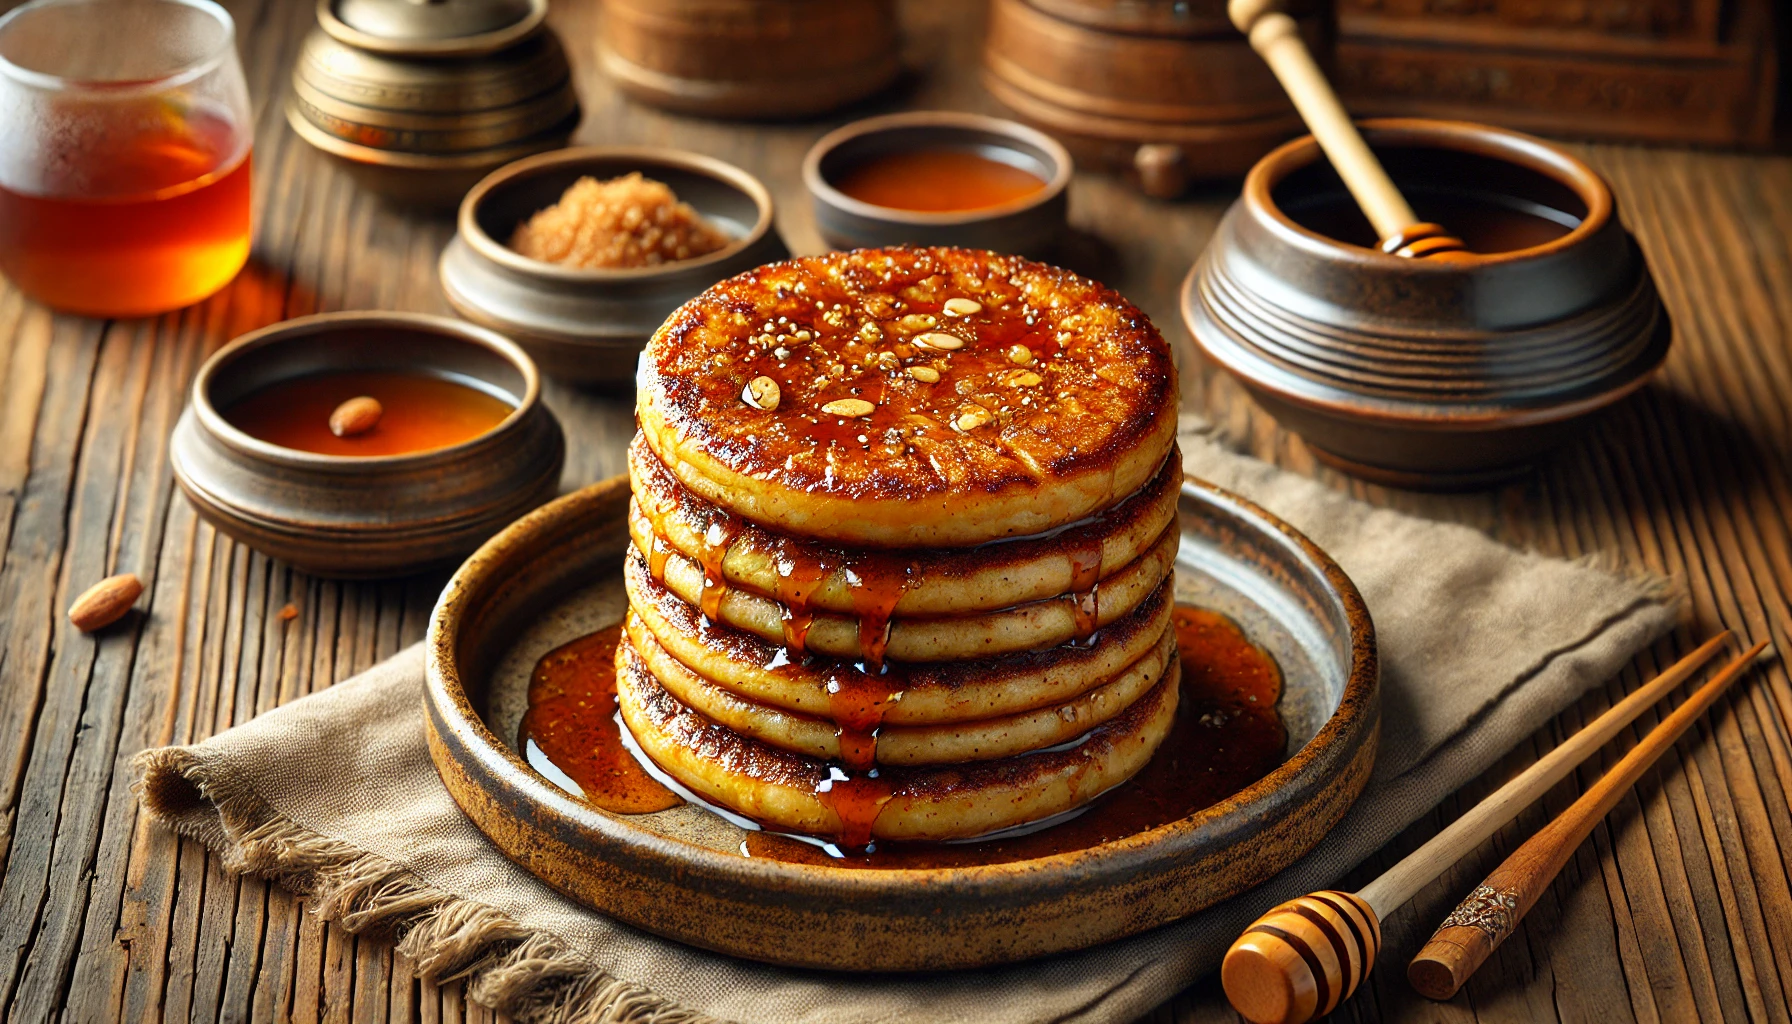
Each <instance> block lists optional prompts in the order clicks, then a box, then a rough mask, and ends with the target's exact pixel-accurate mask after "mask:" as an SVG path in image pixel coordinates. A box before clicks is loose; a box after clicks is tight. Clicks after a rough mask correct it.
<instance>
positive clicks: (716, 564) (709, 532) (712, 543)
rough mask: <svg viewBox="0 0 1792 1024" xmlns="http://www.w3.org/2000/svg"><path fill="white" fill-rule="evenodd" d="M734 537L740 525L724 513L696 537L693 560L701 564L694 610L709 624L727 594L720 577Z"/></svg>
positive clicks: (722, 579)
mask: <svg viewBox="0 0 1792 1024" xmlns="http://www.w3.org/2000/svg"><path fill="white" fill-rule="evenodd" d="M738 536H740V521H739V520H737V519H735V518H733V517H732V516H730V515H728V514H727V513H725V512H718V513H716V514H715V515H714V516H713V517H712V518H711V519H710V521H709V525H708V526H706V527H704V529H703V532H702V534H701V535H700V537H699V539H700V540H701V542H702V547H701V548H700V549H699V550H698V552H697V560H698V561H699V562H701V563H702V564H703V593H702V594H701V595H700V600H699V601H698V606H699V608H700V609H701V611H702V612H703V617H704V618H706V619H708V620H709V621H711V622H715V621H716V615H717V613H718V612H720V611H721V610H722V598H723V597H724V596H726V595H727V593H728V583H727V581H726V579H725V578H724V577H723V576H722V562H723V561H724V560H726V559H727V557H728V548H729V547H730V546H732V545H733V544H734V539H735V538H736V537H738ZM661 578H662V579H663V578H664V577H663V576H662V577H661Z"/></svg>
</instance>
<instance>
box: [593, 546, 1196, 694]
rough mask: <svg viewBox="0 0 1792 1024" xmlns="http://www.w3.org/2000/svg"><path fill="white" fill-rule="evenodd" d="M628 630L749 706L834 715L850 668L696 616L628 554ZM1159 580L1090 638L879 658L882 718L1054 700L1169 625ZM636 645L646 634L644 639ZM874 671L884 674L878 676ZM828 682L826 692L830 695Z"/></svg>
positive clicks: (1147, 646) (1098, 681) (1169, 604)
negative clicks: (940, 655) (989, 651)
mask: <svg viewBox="0 0 1792 1024" xmlns="http://www.w3.org/2000/svg"><path fill="white" fill-rule="evenodd" d="M623 580H624V583H625V584H626V586H627V587H628V597H629V607H630V609H631V611H633V613H634V614H633V615H631V616H630V618H629V627H628V628H629V630H630V632H631V634H632V635H634V636H635V638H636V639H637V640H638V641H639V640H641V634H642V633H643V632H645V633H651V635H652V638H653V640H654V641H656V642H657V643H658V644H659V646H661V647H663V648H665V650H666V652H667V653H668V654H670V655H672V656H673V657H674V658H677V659H678V660H679V661H680V662H682V663H683V664H684V665H685V666H687V667H688V668H690V669H691V670H692V671H693V672H695V673H697V674H698V675H699V676H702V677H703V678H704V679H707V680H709V681H710V682H713V683H716V684H717V685H720V686H723V687H726V688H728V689H729V690H732V691H734V692H735V693H736V694H738V695H739V696H741V697H744V698H746V699H747V700H750V701H753V702H755V703H758V704H766V705H770V706H772V707H778V708H783V709H784V710H786V711H793V712H796V713H797V714H803V715H810V716H814V717H821V718H829V719H833V720H840V719H841V718H843V717H845V716H843V715H842V714H840V713H839V711H838V699H839V694H838V688H839V673H840V672H842V671H847V670H852V669H853V666H852V665H850V664H842V663H840V662H838V661H835V660H834V659H830V658H802V657H794V658H793V657H791V656H790V654H789V652H788V651H787V650H786V649H785V648H784V646H783V645H782V644H777V643H772V642H769V641H766V640H763V639H761V638H759V637H756V636H753V635H752V634H750V633H745V632H742V631H741V630H738V629H732V628H730V627H728V626H724V625H721V624H719V623H715V622H711V621H710V620H708V619H706V618H704V617H702V616H701V615H699V614H698V612H697V609H695V608H693V607H691V606H690V605H689V604H687V603H686V602H685V601H684V600H683V599H682V598H680V597H678V596H677V595H676V594H673V593H671V592H669V591H667V590H666V588H664V587H663V586H661V585H660V584H659V583H657V582H656V581H655V580H654V579H653V578H652V577H651V576H649V575H648V573H647V567H646V566H645V565H643V564H641V559H640V557H639V556H638V555H634V554H632V553H631V555H630V557H629V558H628V559H627V561H626V564H625V565H624V568H623ZM1171 591H1172V588H1171V583H1170V582H1169V581H1167V580H1166V581H1165V582H1164V583H1163V584H1162V585H1161V586H1160V587H1159V588H1158V590H1157V593H1155V594H1152V595H1151V596H1150V597H1148V598H1146V599H1145V600H1144V601H1142V602H1140V604H1139V606H1138V607H1137V608H1135V609H1133V612H1132V614H1131V615H1128V616H1126V617H1125V618H1123V619H1120V620H1118V621H1116V622H1114V623H1112V624H1110V625H1108V626H1106V627H1104V628H1103V629H1101V630H1100V631H1099V632H1097V633H1096V634H1095V636H1094V637H1092V638H1091V640H1092V642H1091V643H1089V644H1076V645H1066V646H1063V647H1054V648H1051V649H1049V650H1044V651H1030V652H1027V653H1024V654H1011V655H1007V656H1005V657H1001V658H992V659H987V660H981V661H964V662H956V663H946V664H932V665H902V664H891V665H889V666H887V669H888V673H889V674H890V675H891V677H892V678H890V679H887V680H884V682H885V689H886V690H887V691H889V692H900V693H901V694H902V696H901V698H900V699H898V700H895V701H894V702H891V703H889V704H888V706H886V707H884V708H883V709H882V715H881V720H882V722H883V723H884V724H885V725H892V726H893V725H936V724H940V723H945V722H964V721H975V720H978V719H985V718H996V717H999V716H1002V715H1012V714H1019V713H1021V712H1025V711H1032V710H1035V709H1037V708H1043V707H1053V706H1056V705H1059V704H1065V703H1068V702H1070V701H1073V700H1075V699H1076V698H1077V697H1078V696H1079V695H1081V694H1083V693H1086V692H1088V691H1089V690H1092V689H1094V688H1095V687H1097V686H1100V685H1102V684H1103V683H1105V682H1107V681H1108V680H1110V679H1112V678H1114V676H1116V675H1117V674H1119V673H1120V672H1122V671H1124V670H1125V669H1126V667H1127V666H1128V665H1131V664H1133V663H1134V662H1136V661H1137V660H1139V659H1140V658H1142V657H1144V656H1145V654H1146V652H1147V651H1149V650H1151V649H1152V647H1154V646H1155V645H1156V644H1157V643H1158V641H1159V639H1160V638H1161V637H1162V636H1163V634H1164V631H1165V630H1166V629H1168V628H1169V625H1170V614H1171V611H1172V608H1173V605H1174V601H1173V600H1172V592H1171ZM643 646H645V642H644V641H643ZM879 678H880V679H882V678H883V677H881V676H880V677H879ZM830 686H833V687H834V689H835V692H834V693H833V694H830V692H829V688H830Z"/></svg>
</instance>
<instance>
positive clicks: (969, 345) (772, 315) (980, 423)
mask: <svg viewBox="0 0 1792 1024" xmlns="http://www.w3.org/2000/svg"><path fill="white" fill-rule="evenodd" d="M640 384H641V389H640V401H639V410H638V411H639V416H640V420H641V426H642V430H643V432H644V433H645V435H646V438H647V441H648V443H649V444H650V445H651V446H652V448H653V450H654V452H655V454H657V455H658V456H659V457H660V459H661V461H662V462H664V463H665V464H666V465H667V467H668V468H670V469H671V470H672V471H673V472H674V473H675V474H677V475H678V477H679V480H680V481H681V482H682V483H684V484H685V485H686V486H687V487H689V488H690V489H692V490H693V491H696V492H697V493H698V494H700V495H702V496H703V497H705V498H707V499H709V500H710V501H713V502H715V503H717V504H719V505H722V506H723V507H725V508H728V509H730V510H732V511H735V512H737V513H739V514H741V515H742V516H744V517H746V518H748V519H753V520H755V521H758V522H760V523H762V524H764V525H767V526H771V527H774V528H779V529H783V530H786V531H788V532H791V533H796V534H802V535H807V536H812V537H817V538H821V539H827V540H834V541H839V542H843V543H849V544H860V545H866V546H872V547H879V546H882V547H908V546H922V545H938V546H963V545H969V544H976V543H981V542H983V541H988V540H993V539H996V538H999V537H1008V536H1016V535H1024V534H1030V533H1037V532H1040V531H1043V530H1047V529H1051V528H1053V527H1056V526H1060V525H1063V524H1064V523H1067V522H1071V521H1074V520H1076V519H1078V518H1080V517H1082V516H1085V515H1088V514H1089V513H1091V512H1094V511H1098V510H1100V509H1102V508H1105V507H1107V506H1108V505H1111V504H1113V503H1114V502H1116V501H1118V500H1120V499H1122V498H1124V497H1125V496H1126V495H1128V494H1130V493H1132V492H1133V491H1134V490H1137V489H1138V488H1139V487H1140V486H1141V485H1142V484H1144V483H1145V482H1146V481H1147V480H1148V479H1149V478H1150V476H1151V474H1152V473H1153V472H1154V471H1155V470H1156V469H1157V468H1158V466H1159V465H1160V464H1161V462H1162V460H1163V459H1164V457H1165V456H1166V455H1167V454H1168V452H1169V450H1170V447H1171V444H1172V442H1173V440H1174V435H1175V416H1174V412H1175V405H1176V373H1175V367H1174V365H1173V363H1172V360H1171V356H1170V349H1169V346H1168V345H1167V344H1165V342H1164V340H1163V338H1162V337H1161V336H1160V335H1159V334H1158V332H1157V330H1156V328H1154V327H1153V326H1152V325H1151V322H1150V321H1149V320H1147V319H1146V318H1145V316H1144V314H1142V313H1140V312H1139V311H1138V310H1137V309H1135V308H1133V306H1132V305H1130V304H1129V303H1127V302H1126V301H1125V300H1124V299H1122V298H1121V297H1120V296H1119V295H1117V294H1115V293H1114V292H1113V291H1111V290H1110V289H1108V288H1106V287H1103V286H1102V285H1100V284H1097V283H1095V282H1093V281H1090V280H1088V279H1086V278H1082V277H1079V276H1077V275H1075V274H1072V273H1070V272H1069V271H1065V270H1060V269H1057V268H1055V267H1049V266H1046V265H1044V264H1039V263H1033V262H1030V261H1028V260H1024V259H1021V258H1019V257H1014V256H999V255H996V254H994V253H988V252H982V251H977V250H969V249H906V248H902V249H862V250H858V251H855V252H850V253H832V254H829V255H827V256H820V257H805V258H800V259H795V260H789V261H786V262H783V263H774V264H770V265H768V266H764V267H760V268H758V269H756V270H753V271H749V272H748V273H746V274H742V275H740V276H738V277H735V278H731V279H730V280H727V281H724V282H722V283H720V284H718V285H716V286H715V287H713V288H711V289H710V290H709V291H707V292H705V293H703V294H702V295H700V296H698V297H697V298H695V299H693V300H692V301H690V302H689V303H686V304H685V305H684V306H683V307H682V308H681V309H679V310H678V311H677V312H675V313H674V314H673V315H672V316H671V318H670V319H668V320H667V321H666V323H665V324H664V325H663V326H662V327H661V328H660V329H659V331H658V332H657V333H656V334H655V335H654V337H653V340H652V341H651V342H650V343H649V344H648V347H647V352H646V357H645V359H644V360H643V362H642V379H641V381H640Z"/></svg>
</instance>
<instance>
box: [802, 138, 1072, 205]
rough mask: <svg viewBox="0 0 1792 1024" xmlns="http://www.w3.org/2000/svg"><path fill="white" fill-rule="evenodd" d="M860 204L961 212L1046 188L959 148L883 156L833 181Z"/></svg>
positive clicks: (1025, 173) (1026, 175) (1024, 172)
mask: <svg viewBox="0 0 1792 1024" xmlns="http://www.w3.org/2000/svg"><path fill="white" fill-rule="evenodd" d="M831 184H832V185H833V186H834V187H835V188H837V189H839V190H840V191H841V192H844V193H845V194H847V195H848V196H851V197H852V198H854V199H857V200H858V201H860V202H862V203H870V204H871V205H873V206H882V207H884V208H886V209H891V210H913V211H916V212H918V213H959V212H962V211H967V210H983V209H988V208H990V207H993V206H1006V205H1007V204H1009V203H1012V202H1016V201H1018V200H1021V199H1025V198H1026V197H1028V196H1030V195H1032V194H1034V193H1035V192H1038V191H1039V190H1040V189H1043V188H1045V182H1044V181H1043V180H1042V179H1041V178H1040V177H1039V176H1038V175H1036V174H1033V173H1032V172H1030V171H1027V170H1025V169H1023V168H1020V167H1016V166H1014V165H1013V164H1008V163H1003V162H1002V161H1000V160H992V159H991V158H989V157H986V156H983V155H981V154H978V153H971V152H966V151H964V150H957V149H917V150H910V151H908V152H901V153H885V154H883V155H881V156H874V157H871V158H869V159H867V160H865V161H864V162H863V163H859V164H856V165H854V166H853V167H851V168H848V169H847V170H846V171H845V172H844V173H842V174H841V175H840V177H839V180H837V181H834V182H832V183H831Z"/></svg>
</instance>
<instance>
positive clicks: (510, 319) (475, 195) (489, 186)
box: [440, 146, 789, 386]
mask: <svg viewBox="0 0 1792 1024" xmlns="http://www.w3.org/2000/svg"><path fill="white" fill-rule="evenodd" d="M631 171H639V172H641V173H642V174H643V175H645V176H647V177H649V178H652V179H654V180H656V181H662V182H665V183H666V184H667V185H669V186H671V188H672V191H673V192H674V193H676V194H677V196H678V198H679V199H680V200H682V201H684V202H687V203H689V204H691V206H692V207H694V208H696V210H697V212H698V213H700V214H702V215H703V216H704V217H705V218H707V219H708V220H709V221H711V222H712V223H714V224H716V225H717V226H718V227H720V228H721V229H722V230H723V231H725V232H727V233H728V234H729V235H730V236H732V237H733V239H734V241H733V243H732V244H730V245H729V246H728V247H727V248H724V249H721V250H718V251H716V252H713V253H710V254H709V255H707V256H700V257H698V258H696V259H690V260H680V261H678V262H676V263H666V264H662V265H660V266H653V267H639V268H630V269H625V270H580V269H575V268H571V267H562V266H558V265H555V264H552V263H544V262H542V261H540V260H534V259H530V258H528V257H527V256H524V255H522V254H521V253H518V252H516V251H515V250H514V249H511V248H510V246H509V244H508V243H509V240H510V236H511V234H512V233H513V232H514V231H515V230H516V227H517V225H518V224H521V223H522V222H523V221H525V220H528V219H529V217H530V216H532V215H533V214H534V213H535V212H536V211H538V210H541V209H543V208H544V207H548V206H552V205H553V204H554V203H555V202H556V201H558V200H559V198H560V194H561V193H562V192H564V191H566V189H567V187H568V186H570V185H571V184H572V183H573V182H575V181H577V180H578V179H579V178H581V177H584V176H586V175H589V176H591V177H595V178H598V179H600V180H602V179H606V178H614V177H618V176H620V175H624V174H627V173H629V172H631ZM788 255H789V251H788V250H786V249H785V248H784V242H783V240H782V239H780V238H779V237H778V233H777V231H776V230H775V229H774V228H773V225H772V197H771V193H770V192H768V191H767V190H766V188H765V186H764V185H762V184H760V182H759V179H757V178H755V177H753V176H752V175H750V174H748V173H747V172H746V171H743V170H741V169H740V168H738V167H735V166H733V165H731V164H727V163H724V162H722V161H720V160H716V159H714V158H712V157H707V156H703V155H701V154H698V153H687V152H683V151H681V150H673V149H652V148H630V147H612V146H591V147H584V148H575V149H563V150H558V151H556V152H552V153H542V154H540V155H538V156H533V157H529V158H527V159H524V160H519V161H517V162H515V163H513V164H510V165H509V166H507V167H503V168H501V169H499V170H498V171H496V172H494V173H493V174H491V175H490V176H489V177H487V178H486V179H485V180H484V181H481V182H480V183H479V184H478V185H476V186H474V188H473V189H472V191H470V192H468V193H467V196H466V198H465V199H464V200H463V201H462V202H461V206H460V219H459V223H458V226H457V230H456V233H455V237H454V240H453V241H451V242H449V243H448V247H447V248H446V249H444V250H443V252H442V259H441V264H440V276H441V281H442V291H443V292H444V293H445V294H446V295H447V297H448V302H449V304H450V305H452V306H453V307H454V309H455V311H456V312H458V313H459V314H460V315H461V316H463V317H466V318H467V319H468V320H471V321H473V322H474V323H478V324H482V325H484V326H487V327H490V328H493V329H495V330H499V331H502V332H504V334H505V335H506V336H508V337H510V338H513V339H515V340H516V342H517V343H518V344H520V345H522V346H523V347H524V348H525V349H527V350H528V352H529V354H530V355H532V356H534V357H535V359H536V361H537V362H539V363H540V364H541V367H542V369H543V370H545V371H546V372H548V373H549V374H552V375H553V376H556V377H560V378H563V379H566V380H570V381H575V382H579V383H587V384H607V385H614V386H631V385H632V382H633V380H634V372H635V357H636V356H637V355H639V354H640V351H641V347H642V346H643V345H645V344H646V343H647V339H648V337H649V336H650V335H652V334H653V332H654V331H655V330H657V329H658V328H659V326H660V324H661V323H663V322H664V321H665V319H666V317H667V316H669V315H670V314H671V313H672V311H673V310H675V309H677V308H678V307H679V306H681V305H683V304H684V303H685V301H686V300H688V299H690V298H692V297H693V296H695V295H697V294H698V293H699V292H702V291H703V290H704V289H706V288H708V287H709V286H710V285H712V284H715V283H716V282H717V281H720V280H722V279H723V278H727V277H732V276H734V275H735V274H738V273H740V272H742V271H744V270H750V269H752V268H753V267H757V266H759V265H760V264H763V263H770V262H773V261H774V260H780V259H783V258H784V257H785V256H788Z"/></svg>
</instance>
